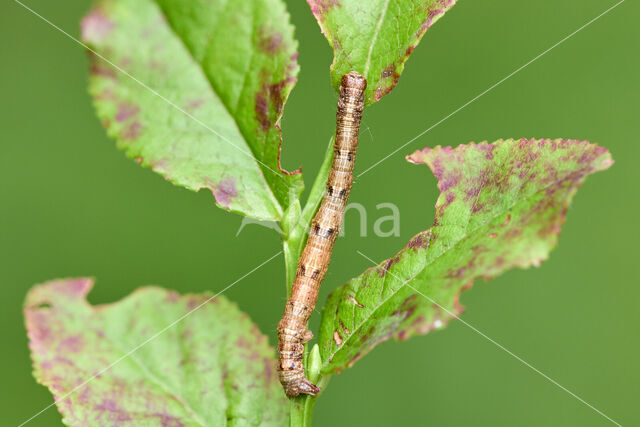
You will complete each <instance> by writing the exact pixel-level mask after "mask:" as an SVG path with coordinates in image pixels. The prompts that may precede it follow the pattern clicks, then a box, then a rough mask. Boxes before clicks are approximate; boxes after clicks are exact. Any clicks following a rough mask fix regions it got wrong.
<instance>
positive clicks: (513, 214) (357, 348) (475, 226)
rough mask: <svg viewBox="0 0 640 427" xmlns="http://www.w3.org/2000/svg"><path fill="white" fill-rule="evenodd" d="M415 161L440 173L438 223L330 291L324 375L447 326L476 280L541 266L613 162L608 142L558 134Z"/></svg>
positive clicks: (428, 152)
mask: <svg viewBox="0 0 640 427" xmlns="http://www.w3.org/2000/svg"><path fill="white" fill-rule="evenodd" d="M408 160H409V161H410V162H413V163H416V164H422V163H424V164H427V165H428V166H429V168H431V170H432V172H433V173H434V175H435V176H436V178H437V179H438V188H439V189H440V196H439V197H438V201H437V203H436V218H435V222H434V225H433V227H432V228H431V229H429V230H427V231H424V232H422V233H419V234H418V235H416V236H415V237H414V238H413V239H412V240H411V241H410V242H409V243H408V244H407V246H406V247H405V248H404V249H402V250H401V251H400V252H398V254H396V255H395V256H393V257H391V258H389V259H388V260H386V261H384V262H382V263H380V264H379V265H378V266H377V267H374V268H370V269H368V270H367V271H365V272H364V273H363V274H361V275H360V276H358V277H356V278H354V279H352V280H351V281H349V282H348V283H347V284H346V285H344V286H341V287H339V288H337V289H336V290H335V291H334V292H333V293H332V294H331V295H330V296H329V300H328V303H327V305H326V307H325V309H324V312H323V317H322V322H321V329H320V336H319V344H320V350H321V353H322V360H323V363H324V366H323V372H324V373H325V374H328V373H337V372H340V371H341V370H342V369H344V368H346V367H350V366H351V365H353V363H355V362H356V361H357V360H358V359H359V358H361V357H362V356H363V355H365V354H366V353H367V352H369V351H370V350H371V349H372V348H373V347H375V346H376V345H377V344H379V343H381V342H383V341H386V340H388V339H390V338H396V339H398V340H405V339H408V338H409V337H410V336H412V335H414V334H425V333H427V332H429V331H431V330H433V329H437V328H440V327H442V326H444V325H445V324H446V323H447V322H448V321H449V320H451V318H453V317H454V316H458V315H460V314H461V313H462V311H463V307H462V306H461V305H460V304H459V302H458V298H459V295H460V292H462V291H463V290H465V289H467V288H468V287H470V286H471V285H472V283H473V281H474V280H475V279H476V278H478V277H483V278H485V279H489V278H491V277H494V276H496V275H498V274H500V273H502V272H504V271H506V270H508V269H510V268H513V267H520V268H527V267H529V266H531V265H535V266H538V265H539V264H540V263H541V262H542V261H543V260H545V259H546V258H547V257H548V254H549V252H550V250H551V249H552V248H553V247H554V246H555V244H556V242H557V240H558V235H559V233H560V227H561V225H562V224H563V223H564V221H565V215H566V212H567V208H568V207H569V204H570V202H571V199H572V198H573V196H574V194H575V192H576V191H577V189H578V187H580V185H581V184H582V182H583V181H584V179H585V178H586V176H587V175H589V174H591V173H594V172H597V171H601V170H605V169H607V168H608V167H609V166H610V165H611V164H612V163H613V162H612V160H611V156H610V154H609V152H608V151H607V150H606V149H605V148H603V147H598V146H597V145H595V144H589V143H588V142H586V141H577V140H559V139H557V140H549V139H541V140H534V139H530V140H528V139H521V140H511V139H509V140H499V141H497V142H494V143H493V144H487V143H485V142H483V143H480V144H474V143H471V144H468V145H461V146H458V147H457V148H455V149H452V148H451V147H444V148H442V147H439V146H438V147H436V148H434V149H429V148H425V149H424V150H422V151H416V152H415V153H413V154H412V155H410V156H408ZM420 294H422V295H420Z"/></svg>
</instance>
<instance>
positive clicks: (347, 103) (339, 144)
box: [278, 71, 367, 396]
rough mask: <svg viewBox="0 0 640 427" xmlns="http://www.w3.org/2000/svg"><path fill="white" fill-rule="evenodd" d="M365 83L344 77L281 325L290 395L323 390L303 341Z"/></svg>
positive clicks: (343, 189) (337, 222)
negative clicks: (309, 369) (326, 165)
mask: <svg viewBox="0 0 640 427" xmlns="http://www.w3.org/2000/svg"><path fill="white" fill-rule="evenodd" d="M366 87H367V81H366V80H365V78H364V77H362V76H361V75H360V74H358V73H356V72H354V71H352V72H350V73H348V74H345V75H344V76H343V77H342V84H341V85H340V98H339V99H338V111H337V113H336V122H337V123H336V138H335V145H334V157H333V163H332V165H331V171H330V172H329V178H328V179H327V189H326V191H325V194H324V198H323V199H322V204H321V205H320V209H319V210H318V213H317V214H316V216H315V217H314V218H313V221H311V229H310V230H309V237H308V240H307V245H306V246H305V248H304V250H303V251H302V255H301V256H300V261H299V262H298V269H297V271H296V277H295V279H294V281H293V286H292V288H291V297H290V298H289V300H288V301H287V304H286V306H285V309H284V315H283V316H282V319H281V320H280V323H279V324H278V355H279V357H280V363H279V365H278V370H279V372H280V382H281V383H282V386H283V387H284V390H285V393H287V395H288V396H297V395H299V394H301V393H305V394H311V395H314V396H315V395H316V394H318V393H319V392H320V389H319V388H318V387H316V386H315V385H314V384H312V383H311V381H309V380H307V378H306V377H305V375H304V366H303V365H302V357H303V352H304V347H303V344H304V343H306V342H307V341H309V340H310V339H311V338H312V337H313V334H312V333H311V331H308V330H307V322H308V320H309V317H311V313H313V310H314V308H315V305H316V300H317V299H318V290H319V289H320V283H322V279H323V278H324V275H325V274H326V272H327V268H328V267H329V260H330V259H331V252H332V250H333V244H334V243H335V241H336V237H338V232H339V231H340V228H341V227H342V221H343V215H344V210H345V207H346V205H347V199H348V198H349V192H350V191H351V184H352V183H353V168H354V163H355V160H356V150H357V148H358V132H359V131H360V119H361V117H362V110H363V109H364V90H365V88H366Z"/></svg>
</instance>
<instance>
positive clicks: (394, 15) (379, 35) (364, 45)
mask: <svg viewBox="0 0 640 427" xmlns="http://www.w3.org/2000/svg"><path fill="white" fill-rule="evenodd" d="M307 3H309V6H310V7H311V11H312V12H313V15H314V16H315V18H316V20H317V21H318V24H320V28H321V29H322V33H323V34H324V35H325V37H326V38H327V40H328V41H329V45H331V48H332V49H333V63H332V64H331V81H332V83H333V86H334V87H335V89H336V90H337V89H338V88H339V86H340V79H341V78H342V76H343V75H344V74H346V73H348V72H349V71H357V72H359V73H360V74H362V75H363V76H364V77H365V78H366V79H367V90H366V92H365V104H373V103H374V102H377V101H379V100H380V98H382V97H383V96H384V95H386V94H388V93H389V92H391V90H392V89H393V88H394V87H395V86H396V84H397V83H398V80H399V79H400V75H401V74H402V71H403V70H404V64H405V62H407V59H409V56H410V55H411V53H413V50H414V49H415V47H416V46H417V45H418V43H419V42H420V39H421V38H422V36H423V35H424V34H425V33H426V31H427V30H428V29H429V28H430V27H431V26H432V25H433V24H434V23H435V22H436V21H437V20H438V19H440V18H441V17H442V16H443V15H444V14H445V12H447V11H448V10H449V9H451V8H452V7H453V5H454V4H455V3H456V2H455V0H419V1H415V0H368V1H366V2H363V1H362V0H307Z"/></svg>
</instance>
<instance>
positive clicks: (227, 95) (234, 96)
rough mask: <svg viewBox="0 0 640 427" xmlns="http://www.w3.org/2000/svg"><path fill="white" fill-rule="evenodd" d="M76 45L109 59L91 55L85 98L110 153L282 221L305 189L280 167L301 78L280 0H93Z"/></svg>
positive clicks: (224, 202) (229, 204) (226, 204)
mask: <svg viewBox="0 0 640 427" xmlns="http://www.w3.org/2000/svg"><path fill="white" fill-rule="evenodd" d="M248 17H251V18H250V19H249V18H248ZM82 38H83V40H84V41H85V42H86V43H87V44H88V45H89V47H90V48H91V49H93V51H95V52H96V53H97V54H98V55H100V56H102V57H104V58H105V59H106V61H105V60H103V59H101V58H100V57H99V56H98V55H96V54H93V53H92V54H90V61H91V77H90V87H89V91H90V93H91V95H92V96H93V98H94V105H95V108H96V111H97V114H98V117H99V118H100V120H101V121H102V123H103V125H104V126H105V127H106V128H107V131H108V134H109V135H110V136H111V137H113V138H115V139H116V141H117V145H118V147H119V148H121V149H123V150H125V151H126V153H127V155H128V156H129V157H131V158H134V159H136V160H137V161H138V163H140V164H142V165H143V166H146V167H150V168H151V169H152V170H153V171H155V172H157V173H159V174H161V175H162V176H164V177H165V178H166V179H168V180H169V181H171V182H172V183H174V184H176V185H180V186H183V187H186V188H188V189H190V190H194V191H198V190H200V189H208V190H210V191H211V192H212V193H213V195H214V196H215V199H216V202H217V204H218V206H220V207H222V208H223V209H226V210H230V211H234V212H238V213H240V214H243V215H246V216H250V217H253V218H257V219H261V220H280V219H281V218H282V214H283V212H284V211H285V210H286V209H287V207H288V206H289V204H290V203H291V202H292V201H293V200H295V199H297V197H299V195H300V193H301V191H302V188H303V182H302V176H301V175H300V173H299V171H296V172H293V173H289V172H286V171H285V170H283V169H282V168H281V167H280V148H281V133H280V125H279V123H280V119H281V117H282V113H283V108H284V104H285V102H286V100H287V97H288V96H289V93H290V92H291V89H292V88H293V86H294V84H295V82H296V79H297V74H298V69H299V67H298V63H297V50H296V49H297V42H296V40H295V39H294V38H293V27H292V25H291V24H290V23H289V16H288V14H287V12H286V9H285V6H284V4H283V2H282V1H281V0H257V1H250V2H244V1H237V2H226V1H220V0H214V1H203V0H198V1H192V2H184V1H178V0H155V1H154V0H99V1H98V2H97V4H96V6H95V7H94V8H93V9H92V10H91V12H89V14H88V15H87V16H85V18H84V19H83V21H82ZM107 61H109V62H111V63H109V62H107Z"/></svg>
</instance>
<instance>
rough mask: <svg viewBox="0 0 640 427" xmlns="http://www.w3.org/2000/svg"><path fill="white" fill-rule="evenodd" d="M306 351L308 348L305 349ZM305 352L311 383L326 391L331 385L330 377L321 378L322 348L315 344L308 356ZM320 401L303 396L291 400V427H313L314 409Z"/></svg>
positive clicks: (314, 397)
mask: <svg viewBox="0 0 640 427" xmlns="http://www.w3.org/2000/svg"><path fill="white" fill-rule="evenodd" d="M305 350H306V348H305ZM307 353H308V352H307V351H305V360H304V365H305V368H306V369H305V370H306V373H307V377H308V378H309V381H311V382H313V383H314V384H316V385H318V387H320V388H321V389H324V388H325V387H326V385H327V384H328V383H329V377H328V376H321V375H320V369H321V368H322V359H321V358H320V348H319V347H318V344H315V345H314V346H313V348H312V349H311V354H310V355H308V354H307ZM316 400H318V396H310V395H303V396H298V397H295V398H293V399H291V400H290V411H289V412H290V421H289V425H290V426H291V427H311V419H312V417H313V408H314V406H315V404H316Z"/></svg>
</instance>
